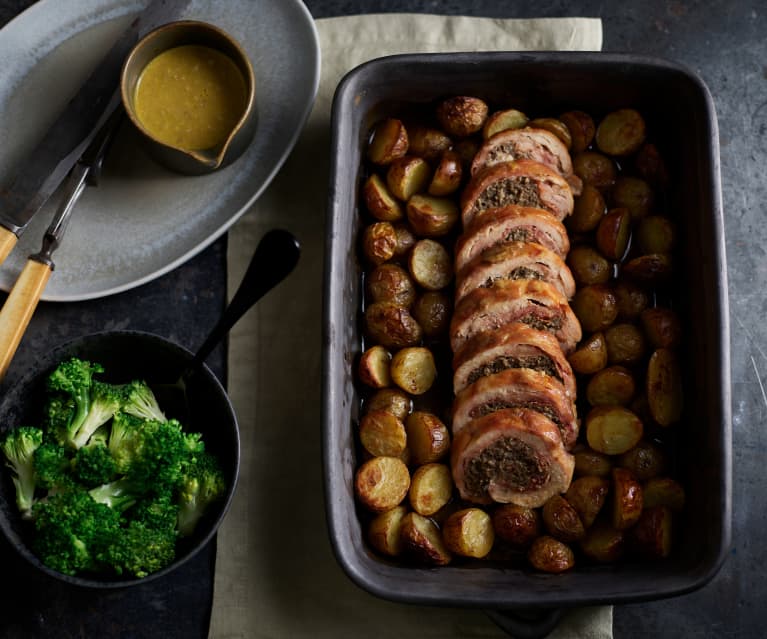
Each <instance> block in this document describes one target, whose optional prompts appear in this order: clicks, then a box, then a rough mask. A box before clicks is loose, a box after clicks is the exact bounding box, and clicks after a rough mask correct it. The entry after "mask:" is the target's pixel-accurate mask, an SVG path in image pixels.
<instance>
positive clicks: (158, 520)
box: [129, 493, 179, 533]
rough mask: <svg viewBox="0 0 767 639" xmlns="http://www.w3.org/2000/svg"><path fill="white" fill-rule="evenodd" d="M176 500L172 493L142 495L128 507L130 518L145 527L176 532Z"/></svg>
mask: <svg viewBox="0 0 767 639" xmlns="http://www.w3.org/2000/svg"><path fill="white" fill-rule="evenodd" d="M178 509H179V505H178V501H177V500H176V498H175V496H174V495H173V494H172V493H163V494H162V495H160V496H149V497H144V498H143V499H141V500H140V501H139V502H138V503H136V505H135V506H133V507H132V508H131V509H130V513H129V516H130V518H131V520H133V521H138V522H141V523H142V524H143V525H144V526H146V527H147V528H153V529H160V530H167V531H173V532H174V533H175V532H176V521H177V519H178Z"/></svg>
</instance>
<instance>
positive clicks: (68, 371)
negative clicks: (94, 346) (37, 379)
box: [47, 357, 104, 444]
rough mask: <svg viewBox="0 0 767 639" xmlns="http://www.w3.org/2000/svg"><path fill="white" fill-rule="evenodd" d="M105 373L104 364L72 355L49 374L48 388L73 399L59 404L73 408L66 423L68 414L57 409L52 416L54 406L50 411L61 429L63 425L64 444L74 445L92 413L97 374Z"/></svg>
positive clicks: (60, 406) (63, 407) (58, 406)
mask: <svg viewBox="0 0 767 639" xmlns="http://www.w3.org/2000/svg"><path fill="white" fill-rule="evenodd" d="M103 372H104V369H103V367H102V366H101V365H100V364H94V363H91V362H87V361H85V360H81V359H78V358H76V357H72V358H70V359H68V360H65V361H63V362H61V364H59V365H58V366H57V367H56V369H55V370H54V371H53V372H52V373H51V374H50V375H49V376H48V380H47V386H48V390H50V391H54V392H56V393H61V394H63V395H65V396H66V397H68V398H69V400H70V401H64V400H62V401H60V402H57V403H56V408H60V409H65V408H67V407H69V408H70V410H71V413H70V414H68V416H67V422H66V424H64V423H63V420H64V418H65V414H61V413H59V412H54V414H53V415H51V409H50V408H49V410H48V413H49V415H48V417H49V419H50V418H51V417H53V419H54V421H55V422H56V426H57V430H59V429H61V428H62V427H63V432H59V437H63V441H62V443H65V442H66V443H70V444H71V443H72V441H73V440H74V437H75V436H76V435H77V433H78V432H79V430H80V427H81V426H82V424H83V422H84V421H85V418H86V417H87V416H88V413H89V412H90V406H91V386H92V383H93V376H94V375H95V374H96V373H103Z"/></svg>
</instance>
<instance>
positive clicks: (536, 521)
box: [492, 504, 541, 546]
mask: <svg viewBox="0 0 767 639" xmlns="http://www.w3.org/2000/svg"><path fill="white" fill-rule="evenodd" d="M492 520H493V530H495V535H496V537H498V538H499V539H502V540H503V541H505V542H507V543H510V544H512V545H513V546H529V545H530V544H531V543H533V540H535V539H536V538H537V537H538V536H539V535H540V534H541V513H540V510H538V509H533V508H526V507H525V506H517V505H516V504H501V505H500V506H498V508H496V509H495V510H494V511H493V514H492Z"/></svg>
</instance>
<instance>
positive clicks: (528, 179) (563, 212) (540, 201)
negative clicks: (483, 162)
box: [461, 160, 574, 227]
mask: <svg viewBox="0 0 767 639" xmlns="http://www.w3.org/2000/svg"><path fill="white" fill-rule="evenodd" d="M506 204H519V205H521V206H532V207H535V208H539V209H545V210H547V211H549V212H550V213H551V214H552V215H554V217H556V218H557V219H558V220H560V221H561V220H563V219H565V218H566V217H567V216H568V215H570V214H571V213H572V212H573V205H574V200H573V193H572V191H571V190H570V185H569V184H568V183H567V181H566V180H565V179H564V178H563V177H562V176H561V175H559V173H557V172H556V171H555V170H554V169H550V168H549V167H547V166H546V165H545V164H541V163H540V162H535V161H533V160H515V161H513V162H501V163H500V164H495V165H494V166H488V167H485V168H484V169H482V170H481V171H479V172H478V173H477V174H476V175H474V176H473V177H472V178H471V180H469V183H468V184H467V185H466V188H465V189H464V190H463V193H462V194H461V219H462V220H463V225H464V227H466V225H468V224H469V222H471V220H472V219H473V217H474V216H475V215H476V214H477V212H478V211H482V210H485V209H491V208H498V207H500V206H505V205H506Z"/></svg>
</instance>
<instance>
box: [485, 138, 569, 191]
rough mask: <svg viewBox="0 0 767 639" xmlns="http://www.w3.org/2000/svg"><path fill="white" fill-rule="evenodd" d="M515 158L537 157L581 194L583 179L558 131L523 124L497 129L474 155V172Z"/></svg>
mask: <svg viewBox="0 0 767 639" xmlns="http://www.w3.org/2000/svg"><path fill="white" fill-rule="evenodd" d="M512 160H535V161H536V162H540V163H541V164H545V165H546V166H548V167H549V168H551V169H554V170H555V171H556V172H557V173H559V175H561V176H562V177H563V178H565V180H566V181H567V183H568V184H569V185H570V189H571V190H572V192H573V195H580V193H581V190H582V188H583V182H582V181H581V179H580V178H579V177H578V176H577V175H575V174H574V173H573V161H572V159H571V158H570V153H569V151H568V150H567V147H566V146H565V145H564V143H563V142H562V140H560V139H559V138H558V137H557V136H556V135H554V134H553V133H551V131H546V130H545V129H536V128H533V127H524V128H522V129H508V130H506V131H501V132H500V133H496V134H495V135H494V136H492V137H491V138H489V139H488V140H486V141H485V142H484V144H483V145H482V146H481V147H480V148H479V151H477V154H476V155H475V156H474V161H473V162H472V164H471V174H472V175H474V174H475V173H477V172H479V171H480V170H482V169H483V168H485V167H487V166H494V165H496V164H500V163H501V162H510V161H512Z"/></svg>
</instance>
